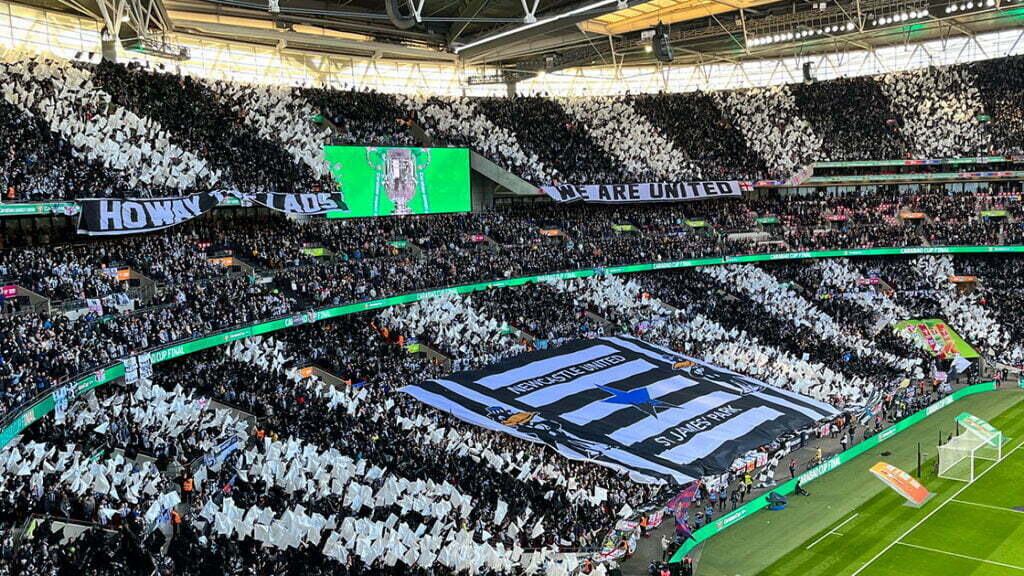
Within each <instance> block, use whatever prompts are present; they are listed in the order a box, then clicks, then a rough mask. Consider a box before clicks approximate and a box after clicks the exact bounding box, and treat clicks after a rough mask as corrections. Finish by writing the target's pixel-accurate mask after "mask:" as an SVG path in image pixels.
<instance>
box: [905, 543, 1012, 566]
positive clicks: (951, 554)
mask: <svg viewBox="0 0 1024 576" xmlns="http://www.w3.org/2000/svg"><path fill="white" fill-rule="evenodd" d="M899 545H900V546H906V547H907V548H917V549H918V550H926V551H928V552H935V553H936V554H945V555H947V556H956V557H957V558H963V559H965V560H974V561H975V562H984V563H985V564H994V565H995V566H1002V567H1003V568H1010V569H1011V570H1020V571H1021V572H1024V566H1014V565H1013V564H1003V563H1002V562H996V561H995V560H985V559H983V558H975V557H974V556H968V555H966V554H957V553H956V552H946V551H945V550H937V549H935V548H928V547H926V546H918V545H917V544H907V543H906V542H899Z"/></svg>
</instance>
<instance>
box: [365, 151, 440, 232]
mask: <svg viewBox="0 0 1024 576" xmlns="http://www.w3.org/2000/svg"><path fill="white" fill-rule="evenodd" d="M366 162H367V164H369V165H370V166H371V167H373V169H374V171H376V173H377V182H376V184H375V188H374V193H373V215H374V216H378V215H380V212H381V206H380V191H381V187H383V188H384V194H385V195H386V196H387V198H388V200H390V201H391V203H392V204H393V205H394V210H392V212H391V213H392V214H394V215H396V216H399V215H405V214H412V213H413V211H412V209H411V208H409V204H410V203H411V202H412V201H413V199H414V198H415V197H416V194H417V192H418V193H419V194H420V198H422V200H423V209H422V211H420V212H421V213H423V214H426V213H428V212H430V202H429V200H428V197H427V182H426V178H424V177H423V171H424V170H426V168H427V166H429V165H430V150H429V149H427V148H387V149H380V148H367V149H366Z"/></svg>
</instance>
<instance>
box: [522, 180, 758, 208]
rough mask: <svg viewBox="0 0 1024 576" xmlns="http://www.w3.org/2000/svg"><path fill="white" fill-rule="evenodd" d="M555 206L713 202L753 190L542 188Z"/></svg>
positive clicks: (694, 185)
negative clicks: (568, 203) (557, 204)
mask: <svg viewBox="0 0 1024 576" xmlns="http://www.w3.org/2000/svg"><path fill="white" fill-rule="evenodd" d="M540 189H541V190H542V191H543V192H544V193H545V194H547V195H548V196H550V197H551V199H553V200H554V201H555V202H580V201H582V202H605V203H610V204H614V203H629V202H637V203H640V202H683V201H686V200H707V199H709V198H738V197H740V196H742V195H743V192H744V191H747V190H752V189H753V187H752V186H751V184H750V183H749V182H737V181H735V180H718V181H710V182H675V183H666V182H654V183H646V184H587V185H584V186H575V185H562V186H541V187H540Z"/></svg>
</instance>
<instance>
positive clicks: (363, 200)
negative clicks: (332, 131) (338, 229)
mask: <svg viewBox="0 0 1024 576" xmlns="http://www.w3.org/2000/svg"><path fill="white" fill-rule="evenodd" d="M324 152H325V154H326V157H327V162H328V164H329V165H330V167H331V171H332V172H333V173H334V179H335V181H337V182H338V184H340V187H341V193H342V195H343V196H344V198H345V205H346V206H347V207H348V210H347V211H342V210H339V211H332V212H329V213H328V214H327V217H328V218H361V217H367V216H399V215H404V214H437V213H441V212H469V210H470V197H469V150H467V149H465V148H396V147H384V146H380V147H376V146H327V147H325V148H324Z"/></svg>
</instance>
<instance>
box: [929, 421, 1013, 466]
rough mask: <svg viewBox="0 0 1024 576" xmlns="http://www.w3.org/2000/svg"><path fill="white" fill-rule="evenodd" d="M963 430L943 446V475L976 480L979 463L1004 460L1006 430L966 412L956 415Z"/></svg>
mask: <svg viewBox="0 0 1024 576" xmlns="http://www.w3.org/2000/svg"><path fill="white" fill-rule="evenodd" d="M956 422H957V424H958V428H960V427H963V432H961V433H960V434H958V435H957V436H954V437H953V439H952V440H950V441H949V442H946V443H945V444H943V445H941V446H939V477H940V478H949V479H952V480H960V481H962V482H974V479H975V478H976V477H977V473H978V472H979V470H977V465H976V462H977V461H978V460H989V461H992V462H998V461H1000V460H1002V459H1003V443H1004V442H1005V438H1003V433H1002V432H1001V431H999V430H996V429H995V428H993V427H992V425H990V424H989V423H988V422H985V421H984V420H982V419H981V418H978V417H977V416H973V415H971V414H968V413H966V412H964V413H963V414H961V415H959V416H957V417H956Z"/></svg>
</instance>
